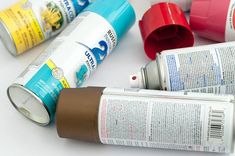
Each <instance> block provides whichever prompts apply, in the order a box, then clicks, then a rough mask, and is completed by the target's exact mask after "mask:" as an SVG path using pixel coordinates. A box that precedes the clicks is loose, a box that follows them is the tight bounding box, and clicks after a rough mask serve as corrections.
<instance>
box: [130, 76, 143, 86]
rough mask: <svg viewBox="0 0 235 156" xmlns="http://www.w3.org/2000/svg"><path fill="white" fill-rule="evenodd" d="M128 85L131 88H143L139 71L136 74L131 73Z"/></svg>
mask: <svg viewBox="0 0 235 156" xmlns="http://www.w3.org/2000/svg"><path fill="white" fill-rule="evenodd" d="M130 85H131V88H140V89H144V88H145V87H144V82H143V77H142V75H141V72H138V73H137V74H133V75H131V76H130Z"/></svg>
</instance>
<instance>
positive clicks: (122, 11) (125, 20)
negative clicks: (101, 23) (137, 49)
mask: <svg viewBox="0 0 235 156" xmlns="http://www.w3.org/2000/svg"><path fill="white" fill-rule="evenodd" d="M84 11H91V12H95V13H97V14H99V15H101V16H103V17H104V18H105V19H106V20H107V21H108V22H109V23H110V24H111V25H112V26H113V28H114V29H115V31H116V34H117V37H118V39H121V38H122V36H123V35H124V34H125V33H126V32H127V31H128V30H129V29H130V28H131V27H132V26H133V24H134V23H135V18H136V16H135V12H134V9H133V7H132V6H131V4H130V3H129V2H128V1H127V0H96V1H95V2H93V3H92V4H90V5H89V6H88V7H87V8H86V9H85V10H84Z"/></svg>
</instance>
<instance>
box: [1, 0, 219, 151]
mask: <svg viewBox="0 0 235 156" xmlns="http://www.w3.org/2000/svg"><path fill="white" fill-rule="evenodd" d="M16 1H17V0H7V1H6V0H1V1H0V9H3V8H5V7H7V6H9V5H10V4H13V3H14V2H16ZM131 1H132V3H133V5H134V7H135V10H136V13H137V19H138V20H139V19H140V18H141V17H142V14H143V13H144V11H146V9H148V7H149V3H148V1H147V0H131ZM196 38H197V37H196ZM50 42H51V41H47V42H46V43H43V44H41V45H40V46H38V47H36V48H33V49H32V50H30V51H29V52H27V53H26V54H24V55H22V56H20V57H17V58H15V57H13V56H12V55H10V53H9V52H8V51H7V50H6V49H5V48H4V46H3V45H2V43H1V42H0V52H1V56H0V72H1V74H0V76H1V81H0V86H1V87H0V99H1V103H0V155H1V156H8V155H12V156H16V155H22V156H23V155H24V156H27V155H29V156H32V155H33V156H45V155H55V156H62V155H67V156H78V155H95V156H99V155H100V156H108V155H112V156H115V155H116V156H120V155H122V156H125V155H128V156H130V155H135V156H139V155H145V156H147V155H148V156H151V155H153V156H157V155H165V156H167V155H172V156H173V155H174V156H176V155H214V154H211V153H196V152H184V151H174V150H161V149H147V148H135V147H120V146H109V145H97V144H92V143H86V142H80V141H74V140H69V139H61V138H59V137H58V136H57V132H56V128H55V125H54V124H52V125H50V126H49V127H40V126H38V125H36V124H34V123H31V122H30V121H29V120H27V119H25V118H24V117H23V116H22V115H21V114H19V113H18V112H17V111H16V110H15V109H14V107H13V106H12V105H11V103H10V102H9V100H8V98H7V94H6V89H7V87H8V86H9V85H10V84H11V83H12V82H13V81H14V80H15V78H16V77H17V76H18V75H19V74H20V73H21V72H22V71H23V70H24V69H25V68H26V67H27V65H29V64H30V62H32V60H34V59H35V58H36V57H37V56H38V55H39V53H40V52H42V51H43V49H45V48H46V47H47V46H48V44H50ZM209 43H212V42H211V41H208V40H204V39H201V38H197V39H196V45H201V44H209ZM149 61H150V60H149V59H148V58H147V57H146V55H145V53H144V51H143V45H142V39H141V36H140V32H139V28H138V23H137V22H136V24H135V26H134V27H133V28H132V29H131V31H130V32H129V33H128V34H127V35H126V36H125V38H123V40H122V41H121V43H120V44H119V46H118V47H117V48H116V49H115V50H114V52H113V53H112V55H111V56H110V57H109V58H107V60H106V61H104V63H103V64H102V65H100V66H99V68H98V70H97V71H96V72H95V73H94V74H93V75H92V77H91V78H90V80H89V81H88V82H87V83H86V84H85V85H89V86H93V85H95V86H108V87H123V88H129V75H130V74H133V73H135V72H136V71H138V70H139V68H140V67H142V66H144V65H145V64H146V63H148V62H149Z"/></svg>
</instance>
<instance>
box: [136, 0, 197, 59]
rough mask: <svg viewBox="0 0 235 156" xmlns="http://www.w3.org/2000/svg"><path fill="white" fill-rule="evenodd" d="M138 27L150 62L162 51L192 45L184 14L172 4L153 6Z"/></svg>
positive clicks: (190, 33) (192, 39)
mask: <svg viewBox="0 0 235 156" xmlns="http://www.w3.org/2000/svg"><path fill="white" fill-rule="evenodd" d="M139 26H140V31H141V35H142V38H143V40H144V49H145V52H146V54H147V56H148V57H149V58H150V59H152V60H154V59H155V58H156V54H157V53H159V52H161V51H163V50H168V49H175V48H183V47H191V46H193V44H194V37H193V33H192V31H191V29H190V27H189V24H188V22H187V19H186V17H185V14H184V12H183V11H182V10H181V9H180V8H179V7H178V6H177V5H175V4H173V3H158V4H155V5H153V6H152V7H151V8H150V9H149V10H148V11H147V12H146V13H145V14H144V16H143V18H142V20H141V21H140V22H139Z"/></svg>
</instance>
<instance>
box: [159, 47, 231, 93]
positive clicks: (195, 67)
mask: <svg viewBox="0 0 235 156" xmlns="http://www.w3.org/2000/svg"><path fill="white" fill-rule="evenodd" d="M202 49H203V50H202ZM234 53H235V46H234V45H232V43H231V44H228V45H226V44H222V45H221V46H219V45H218V48H214V47H212V46H210V47H209V48H208V47H206V46H204V47H202V48H200V49H196V50H195V49H193V51H192V50H191V49H182V50H179V51H178V52H176V53H172V52H169V53H168V52H166V53H164V54H163V59H164V62H165V63H166V68H167V72H166V73H167V78H168V80H167V89H168V90H171V91H179V90H188V89H193V88H201V87H208V86H217V85H230V84H235V81H234V77H235V62H234V59H235V55H234Z"/></svg>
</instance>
